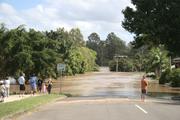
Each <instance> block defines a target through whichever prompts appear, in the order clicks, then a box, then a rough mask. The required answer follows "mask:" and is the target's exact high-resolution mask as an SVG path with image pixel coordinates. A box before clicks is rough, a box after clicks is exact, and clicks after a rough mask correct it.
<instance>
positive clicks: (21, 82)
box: [18, 73, 26, 97]
mask: <svg viewBox="0 0 180 120" xmlns="http://www.w3.org/2000/svg"><path fill="white" fill-rule="evenodd" d="M24 76H25V74H24V73H21V76H20V77H19V78H18V82H19V91H20V92H19V97H24V92H25V89H26V88H25V78H24Z"/></svg>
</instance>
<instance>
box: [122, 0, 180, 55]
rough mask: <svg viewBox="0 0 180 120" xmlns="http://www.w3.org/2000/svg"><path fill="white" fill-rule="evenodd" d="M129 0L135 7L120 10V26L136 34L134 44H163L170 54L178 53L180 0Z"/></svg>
mask: <svg viewBox="0 0 180 120" xmlns="http://www.w3.org/2000/svg"><path fill="white" fill-rule="evenodd" d="M131 1H132V3H133V5H134V6H135V9H134V8H130V7H126V8H125V10H123V11H122V12H123V14H124V18H125V19H124V21H123V22H122V26H123V27H124V28H125V29H126V30H128V31H129V32H131V33H134V34H135V35H136V37H135V41H134V42H133V43H134V45H135V46H137V47H140V46H142V45H150V46H152V45H155V46H158V45H164V46H165V47H166V48H167V49H168V50H169V51H170V53H171V54H172V55H174V56H176V55H180V52H178V51H180V41H179V38H180V34H179V33H180V24H179V21H180V1H178V0H131ZM144 35H145V36H146V37H144ZM149 43H150V44H149Z"/></svg>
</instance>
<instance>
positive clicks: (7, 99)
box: [3, 94, 38, 103]
mask: <svg viewBox="0 0 180 120" xmlns="http://www.w3.org/2000/svg"><path fill="white" fill-rule="evenodd" d="M31 96H32V95H30V94H28V95H24V96H23V97H19V95H10V96H9V97H6V98H5V99H4V102H3V103H6V102H13V101H17V100H22V99H25V98H28V97H31ZM35 96H38V94H37V95H35Z"/></svg>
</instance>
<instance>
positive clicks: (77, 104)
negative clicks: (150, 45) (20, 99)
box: [16, 97, 180, 120]
mask: <svg viewBox="0 0 180 120" xmlns="http://www.w3.org/2000/svg"><path fill="white" fill-rule="evenodd" d="M179 111H180V103H179V102H169V101H164V102H152V101H147V102H141V101H139V100H129V99H121V98H87V97H86V98H84V99H82V98H68V99H66V100H62V101H57V102H55V103H53V104H49V105H46V106H42V107H40V108H38V109H37V111H35V112H33V113H31V112H29V113H27V114H25V115H23V116H20V117H19V118H16V119H17V120H179V119H180V116H179Z"/></svg>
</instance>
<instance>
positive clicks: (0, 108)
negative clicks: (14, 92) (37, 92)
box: [0, 94, 63, 119]
mask: <svg viewBox="0 0 180 120" xmlns="http://www.w3.org/2000/svg"><path fill="white" fill-rule="evenodd" d="M59 97H63V95H58V94H51V95H41V96H35V97H29V98H26V99H23V100H19V101H14V102H7V103H2V104H0V119H1V118H3V117H11V116H13V115H16V114H20V113H23V112H26V111H29V110H32V109H33V108H35V107H38V106H40V105H42V104H46V103H49V102H51V101H53V100H55V99H57V98H59Z"/></svg>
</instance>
